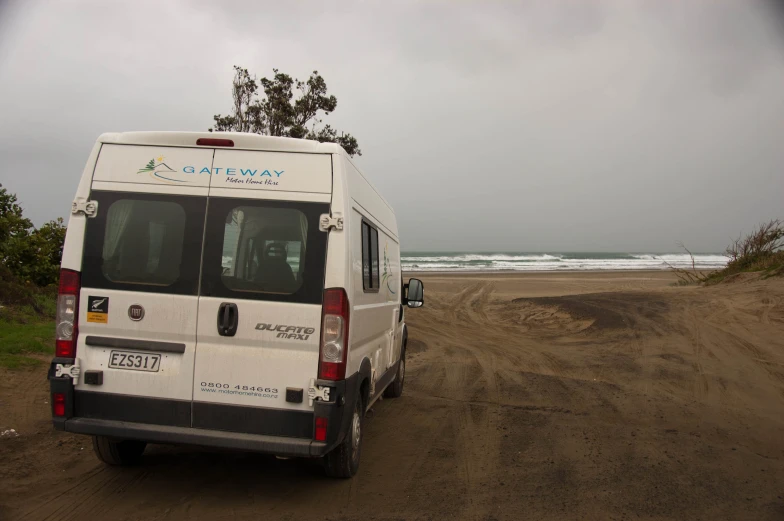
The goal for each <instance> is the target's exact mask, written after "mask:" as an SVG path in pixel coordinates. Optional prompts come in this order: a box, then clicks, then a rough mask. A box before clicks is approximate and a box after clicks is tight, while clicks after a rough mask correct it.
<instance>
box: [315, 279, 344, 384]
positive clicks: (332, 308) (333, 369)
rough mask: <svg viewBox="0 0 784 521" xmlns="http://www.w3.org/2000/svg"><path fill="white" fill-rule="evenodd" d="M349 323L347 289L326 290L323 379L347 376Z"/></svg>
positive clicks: (321, 355) (320, 366) (320, 365)
mask: <svg viewBox="0 0 784 521" xmlns="http://www.w3.org/2000/svg"><path fill="white" fill-rule="evenodd" d="M348 323H349V308H348V295H346V290H344V289H343V288H331V289H326V290H324V304H323V307H322V311H321V347H320V353H319V378H321V379H322V380H333V381H334V380H343V379H344V378H345V377H346V351H347V350H348Z"/></svg>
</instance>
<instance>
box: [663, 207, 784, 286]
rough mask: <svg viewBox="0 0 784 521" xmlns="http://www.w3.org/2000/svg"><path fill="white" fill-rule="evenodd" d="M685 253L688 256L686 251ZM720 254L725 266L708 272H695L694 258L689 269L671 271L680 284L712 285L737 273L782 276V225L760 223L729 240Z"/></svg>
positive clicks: (783, 240)
mask: <svg viewBox="0 0 784 521" xmlns="http://www.w3.org/2000/svg"><path fill="white" fill-rule="evenodd" d="M681 246H683V245H681ZM684 249H686V248H685V247H684ZM686 252H687V253H688V254H689V255H691V252H690V251H689V250H688V249H686ZM724 255H726V256H727V258H728V259H729V261H728V262H727V266H725V267H724V269H722V270H718V271H714V272H711V273H705V272H698V271H697V270H696V269H695V268H694V256H692V269H691V270H683V269H679V268H674V267H672V266H671V268H672V269H673V270H674V271H675V274H676V276H677V277H678V279H679V280H680V281H681V282H682V283H684V284H689V283H704V284H716V283H718V282H721V281H723V280H726V279H727V278H728V277H730V276H733V275H737V274H738V273H750V272H762V273H763V275H764V277H766V278H767V277H773V276H777V275H784V222H782V221H781V220H779V219H773V220H771V221H768V222H766V223H762V224H760V225H759V226H757V228H755V229H754V230H753V231H752V232H751V233H749V234H748V235H746V236H740V237H738V238H737V239H735V240H734V241H732V244H730V245H729V246H728V247H727V249H726V250H725V252H724Z"/></svg>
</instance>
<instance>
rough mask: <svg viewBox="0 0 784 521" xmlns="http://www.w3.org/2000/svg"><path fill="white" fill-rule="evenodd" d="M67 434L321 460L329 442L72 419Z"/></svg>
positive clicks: (66, 422) (67, 424)
mask: <svg viewBox="0 0 784 521" xmlns="http://www.w3.org/2000/svg"><path fill="white" fill-rule="evenodd" d="M63 426H64V427H65V431H66V432H72V433H75V434H89V435H92V436H109V437H113V438H122V439H135V440H143V441H147V442H151V443H173V444H184V445H199V446H203V447H220V448H225V449H235V450H242V451H251V452H264V453H268V454H275V455H276V456H291V457H311V458H312V457H319V456H323V455H325V454H326V453H327V452H328V449H329V448H330V447H329V446H328V445H327V443H324V442H319V441H313V440H309V439H306V438H285V437H282V436H266V435H261V434H244V433H237V432H224V431H216V430H207V429H194V428H192V427H173V426H168V425H150V424H144V423H132V422H123V421H116V420H99V419H94V418H71V419H70V420H65V421H64V422H63Z"/></svg>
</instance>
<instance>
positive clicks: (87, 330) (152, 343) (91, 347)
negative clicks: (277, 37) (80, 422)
mask: <svg viewBox="0 0 784 521" xmlns="http://www.w3.org/2000/svg"><path fill="white" fill-rule="evenodd" d="M213 153H214V151H213V149H198V148H174V147H151V146H132V145H114V144H105V145H103V146H102V148H101V151H100V155H99V157H98V161H97V164H96V168H95V172H94V175H93V182H92V187H91V194H90V199H92V200H94V201H97V202H98V213H97V216H96V217H94V218H91V219H88V221H87V228H86V234H85V242H84V257H83V258H84V260H83V266H82V289H81V293H80V304H79V335H78V344H77V357H78V358H79V360H80V363H81V365H82V374H85V373H86V372H93V371H94V372H96V374H100V379H99V380H96V379H95V378H90V379H89V381H91V382H92V383H91V384H86V383H85V380H87V378H80V380H79V384H78V385H77V386H76V393H77V394H76V397H75V408H76V409H75V415H76V416H81V417H88V418H103V419H112V420H122V421H135V422H142V423H153V424H162V425H177V426H190V421H191V400H192V393H193V368H194V360H195V354H196V324H197V320H196V317H197V312H198V289H199V273H200V259H201V250H202V237H203V234H204V220H205V212H206V208H207V196H208V190H209V183H210V175H209V172H210V170H209V169H210V168H211V165H212V159H213ZM201 169H205V172H207V174H206V175H199V174H198V172H199V171H200V170H201ZM99 382H100V383H99Z"/></svg>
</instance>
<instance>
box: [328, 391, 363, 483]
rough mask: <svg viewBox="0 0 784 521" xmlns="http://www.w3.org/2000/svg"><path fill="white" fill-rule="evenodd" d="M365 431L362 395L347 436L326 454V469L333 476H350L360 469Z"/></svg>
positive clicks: (355, 408)
mask: <svg viewBox="0 0 784 521" xmlns="http://www.w3.org/2000/svg"><path fill="white" fill-rule="evenodd" d="M364 432H365V409H364V406H363V402H362V396H358V397H357V400H356V403H354V409H353V412H352V418H351V424H350V427H349V430H348V432H347V433H346V437H345V438H343V440H342V441H341V442H340V444H339V445H338V446H337V447H335V448H334V449H332V451H331V452H329V453H328V454H327V455H326V456H324V460H323V461H324V470H325V471H326V473H327V476H329V477H331V478H350V477H353V476H354V474H356V473H357V471H358V470H359V458H360V456H361V454H362V438H363V436H364Z"/></svg>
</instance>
